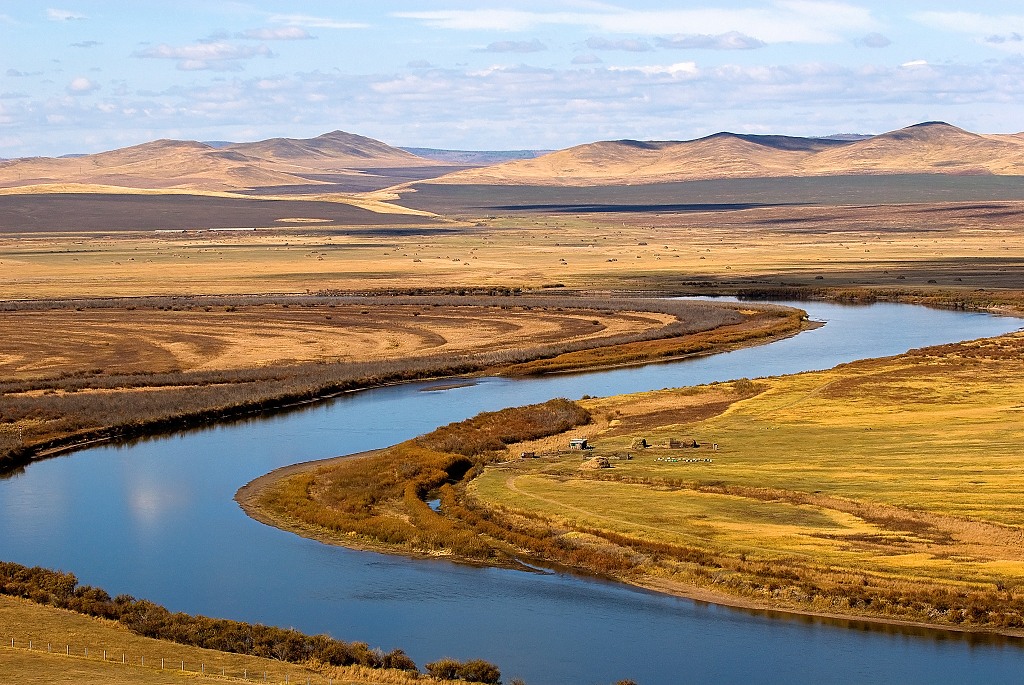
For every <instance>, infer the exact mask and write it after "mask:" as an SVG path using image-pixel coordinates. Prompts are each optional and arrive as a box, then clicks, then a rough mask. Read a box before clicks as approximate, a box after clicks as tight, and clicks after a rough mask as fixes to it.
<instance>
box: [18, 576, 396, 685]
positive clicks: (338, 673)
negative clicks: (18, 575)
mask: <svg viewBox="0 0 1024 685" xmlns="http://www.w3.org/2000/svg"><path fill="white" fill-rule="evenodd" d="M12 639H14V640H15V646H14V647H13V648H12V647H11V640H12ZM29 641H31V643H32V648H31V650H30V649H29ZM48 645H49V648H50V649H49V650H48V649H47V646H48ZM86 649H88V655H86ZM104 650H106V652H107V660H106V661H104V660H103V652H104ZM69 651H70V655H68V652H69ZM122 655H124V659H125V663H123V664H122V661H121V660H122ZM161 659H163V660H164V666H165V668H164V669H163V670H161V669H160V662H161ZM143 662H144V663H143ZM182 662H184V671H183V670H182ZM204 669H205V673H206V674H207V677H206V678H202V679H201V680H200V682H205V681H207V680H212V681H214V682H245V677H246V676H247V677H248V681H249V682H254V681H259V682H262V681H263V674H264V672H266V674H267V682H270V683H283V682H285V680H286V679H287V680H289V681H290V682H293V683H297V682H306V679H309V680H310V682H311V683H315V684H316V685H326V684H327V683H328V681H329V680H331V681H333V682H334V683H353V684H355V683H359V684H362V683H374V684H376V683H387V684H389V685H406V684H407V683H412V682H414V680H415V679H414V677H412V676H410V675H409V674H407V673H402V672H400V671H377V672H374V671H373V670H372V669H366V668H360V667H357V666H350V667H331V668H325V667H317V666H312V667H310V668H304V667H301V666H294V665H288V664H284V663H282V662H280V661H276V660H274V659H261V658H257V657H249V656H243V655H239V654H229V653H227V652H219V651H216V650H210V649H200V648H198V647H190V646H187V645H179V644H174V643H170V642H166V641H162V640H153V639H150V638H145V637H140V636H138V635H134V634H133V633H131V632H129V631H128V630H127V629H125V628H124V627H123V626H121V625H120V624H118V623H117V622H115V621H107V620H103V619H98V618H91V617H88V616H82V615H81V614H76V613H74V612H71V611H66V610H63V609H55V608H53V607H48V606H43V605H39V604H35V603H34V602H30V601H29V600H24V599H18V598H14V597H5V596H0V681H3V682H5V683H73V684H74V685H93V684H95V685H107V684H108V683H109V684H111V685H121V684H122V683H124V684H127V683H132V684H135V683H138V684H139V685H151V684H152V685H174V684H177V683H187V682H196V681H197V679H199V678H200V675H201V672H202V671H203V670H204ZM222 669H223V673H224V677H221V673H222Z"/></svg>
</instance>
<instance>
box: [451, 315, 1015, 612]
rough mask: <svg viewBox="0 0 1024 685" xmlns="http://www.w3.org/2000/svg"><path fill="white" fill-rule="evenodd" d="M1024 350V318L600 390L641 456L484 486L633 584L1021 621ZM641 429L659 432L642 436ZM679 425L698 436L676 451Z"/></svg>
mask: <svg viewBox="0 0 1024 685" xmlns="http://www.w3.org/2000/svg"><path fill="white" fill-rule="evenodd" d="M1022 358H1024V337H1022V336H1021V335H1020V334H1016V335H1009V336H1004V337H1001V338H996V339H991V340H983V341H976V342H968V343H960V344H953V345H945V346H941V347H938V348H930V349H926V350H921V351H914V352H911V353H908V354H906V355H903V356H900V357H895V358H890V359H882V360H866V361H862V362H857V363H854V364H849V365H844V366H840V367H837V368H836V369H833V370H829V371H823V372H814V373H807V374H800V375H797V376H790V377H783V378H777V379H764V380H758V381H756V382H753V383H751V382H749V381H739V382H737V383H734V384H719V385H713V386H708V387H704V388H694V389H682V390H670V391H660V392H653V393H644V394H640V395H634V396H623V397H612V398H604V399H597V400H589V401H587V402H585V403H584V404H585V406H587V407H588V409H590V411H591V413H592V415H594V416H595V417H601V419H602V420H601V421H599V422H598V423H596V424H595V425H594V426H591V427H588V429H589V430H588V433H587V434H588V436H589V437H590V438H591V441H592V442H593V443H594V444H596V446H597V449H596V450H595V451H594V452H593V453H592V454H597V455H602V454H607V455H614V454H618V453H623V452H626V451H632V453H633V455H634V459H632V460H630V461H615V460H614V459H613V461H612V464H613V468H611V469H604V470H599V471H589V472H586V473H583V472H579V471H578V470H577V466H578V463H579V458H578V457H576V458H572V457H566V456H562V457H552V458H548V459H542V460H523V461H522V462H518V463H512V464H508V465H504V466H502V467H500V468H499V467H492V468H489V469H488V470H487V471H486V472H485V473H484V475H483V476H481V477H479V478H477V479H476V480H474V481H473V483H472V484H471V485H470V486H469V490H470V492H471V494H472V495H473V496H475V497H476V498H477V501H478V503H479V504H481V505H483V506H485V507H486V508H487V509H488V510H489V511H493V512H497V513H498V514H500V515H501V516H502V517H504V519H505V520H507V521H512V522H514V521H515V520H516V517H530V518H533V519H535V520H541V521H544V522H546V524H547V525H548V526H550V527H551V528H552V529H554V530H558V531H563V535H565V534H567V533H572V532H575V533H582V534H585V535H588V536H591V537H592V538H593V539H594V540H595V542H594V543H593V544H598V545H600V546H602V547H603V548H604V549H605V550H606V552H607V553H609V554H610V553H612V552H613V551H615V550H618V551H619V553H620V554H629V555H631V559H632V562H631V565H630V567H629V569H628V570H627V571H624V572H623V571H616V572H613V574H614V575H617V576H619V577H622V578H624V579H627V580H629V581H631V582H636V583H640V584H644V585H652V586H658V587H661V588H663V589H665V588H674V591H677V592H683V593H684V594H685V593H687V592H690V593H692V592H694V591H695V590H696V591H697V592H698V593H700V592H711V593H719V594H720V595H722V596H724V597H728V596H732V597H733V598H740V601H746V602H753V603H760V604H761V605H765V606H775V607H787V608H791V609H797V610H802V611H816V612H826V613H839V614H859V615H867V616H873V617H880V618H887V619H902V620H912V621H922V622H927V623H935V624H943V625H955V626H969V627H974V628H983V629H990V630H1009V631H1013V630H1019V629H1021V628H1022V627H1024V594H1021V591H1020V589H1021V588H1022V587H1024V554H1022V552H1021V544H1022V540H1024V517H1022V515H1021V512H1020V508H1019V506H1017V503H1018V499H1019V497H1018V494H1019V491H1020V489H1021V487H1024V480H1022V478H1021V476H1020V473H1021V465H1022V464H1021V455H1020V450H1019V445H1020V444H1021V441H1022V439H1024V433H1022V428H1021V422H1020V420H1019V416H1018V415H1019V414H1020V412H1021V406H1022V405H1021V400H1020V398H1021V397H1022V396H1024V375H1022V371H1021V369H1022V366H1021V360H1022ZM740 386H742V387H743V388H746V390H743V391H742V392H745V393H746V394H745V397H746V398H745V399H744V398H743V397H740V398H737V396H736V394H735V393H736V392H737V391H738V390H740ZM737 399H740V401H737ZM638 436H643V437H645V438H646V439H647V440H648V442H650V443H652V444H653V445H655V447H653V448H650V449H645V450H644V449H640V450H638V449H635V447H633V440H635V439H636V438H637V437H638ZM567 437H568V436H565V435H563V436H559V437H553V438H547V439H546V440H545V441H541V442H535V443H527V444H523V445H516V446H512V447H511V448H510V450H512V451H516V450H520V449H523V450H537V451H541V450H543V449H544V448H548V449H550V448H551V446H552V444H557V443H558V442H559V441H560V442H561V443H562V444H564V443H565V441H566V439H567ZM673 437H675V438H682V439H696V440H697V441H698V442H699V443H701V448H699V449H669V448H667V447H666V443H667V442H668V440H669V439H670V438H673ZM713 443H718V445H719V449H711V445H712V444H713ZM594 536H596V538H594ZM597 538H600V539H601V540H604V542H597ZM726 601H730V600H729V599H726ZM731 601H737V600H736V599H733V600H731Z"/></svg>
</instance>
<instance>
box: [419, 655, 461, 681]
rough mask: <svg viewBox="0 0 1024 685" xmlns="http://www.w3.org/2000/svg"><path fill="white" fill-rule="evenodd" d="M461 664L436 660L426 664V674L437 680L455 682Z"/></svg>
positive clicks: (451, 660) (446, 660) (452, 660)
mask: <svg viewBox="0 0 1024 685" xmlns="http://www.w3.org/2000/svg"><path fill="white" fill-rule="evenodd" d="M461 666H462V664H461V663H460V662H458V661H456V660H455V659H447V658H445V659H438V660H437V661H432V662H430V663H429V664H427V666H426V669H427V674H428V675H431V676H433V677H434V678H437V679H438V680H456V679H457V678H458V677H459V668H460V667H461Z"/></svg>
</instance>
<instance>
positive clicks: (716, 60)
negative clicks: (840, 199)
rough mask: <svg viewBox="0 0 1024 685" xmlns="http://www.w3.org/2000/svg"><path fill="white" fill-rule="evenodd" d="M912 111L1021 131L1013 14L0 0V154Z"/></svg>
mask: <svg viewBox="0 0 1024 685" xmlns="http://www.w3.org/2000/svg"><path fill="white" fill-rule="evenodd" d="M54 3H55V4H54ZM964 8H967V9H964ZM934 120H942V121H948V122H950V123H952V124H955V125H957V126H960V127H962V128H966V129H968V130H971V131H975V132H983V133H1011V132H1018V131H1021V130H1024V2H1022V1H1016V0H1015V1H1006V0H1001V1H995V0H975V1H974V2H972V3H965V2H962V0H956V1H955V2H954V1H947V0H929V1H925V0H907V1H900V0H862V1H860V2H856V1H851V2H843V1H832V0H723V1H721V2H710V1H707V0H701V1H688V0H676V1H674V2H670V1H666V0H642V1H639V2H628V3H627V2H599V1H595V0H519V1H514V0H504V1H498V0H475V1H468V0H421V1H419V2H411V1H406V0H395V1H389V0H373V1H370V0H346V1H344V2H341V1H338V2H328V1H325V0H292V1H290V2H282V1H276V2H275V1H271V0H250V1H238V2H216V1H212V0H207V1H205V2H203V1H198V0H173V1H166V2H165V1H160V0H104V1H100V0H53V3H50V2H36V1H34V0H0V158H12V157H21V156H34V155H47V156H53V155H61V154H69V153H88V152H97V151H101V150H108V149H113V148H117V147H123V146H127V145H133V144H137V143H142V142H146V141H150V140H155V139H158V138H178V139H188V140H204V141H211V140H229V141H253V140H262V139H266V138H271V137H278V136H283V137H291V138H307V137H313V136H316V135H320V134H322V133H325V132H328V131H333V130H339V129H340V130H344V131H348V132H351V133H358V134H360V135H365V136H370V137H372V138H377V139H380V140H383V141H384V142H387V143H389V144H392V145H401V146H414V147H434V148H446V149H461V150H509V149H556V148H565V147H569V146H572V145H577V144H581V143H587V142H593V141H596V140H612V139H615V140H617V139H624V138H632V139H643V140H688V139H692V138H697V137H700V136H704V135H709V134H711V133H716V132H719V131H725V130H728V131H733V132H738V133H773V134H786V135H803V136H816V135H830V134H837V133H881V132H884V131H889V130H894V129H897V128H901V127H903V126H907V125H910V124H914V123H918V122H922V121H934Z"/></svg>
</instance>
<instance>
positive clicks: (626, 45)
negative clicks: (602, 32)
mask: <svg viewBox="0 0 1024 685" xmlns="http://www.w3.org/2000/svg"><path fill="white" fill-rule="evenodd" d="M586 46H587V47H588V48H590V49H591V50H623V51H625V52H650V51H651V50H653V49H654V48H652V47H651V44H650V43H648V42H647V41H646V40H637V39H635V38H622V39H620V40H610V39H608V38H603V37H601V36H594V37H592V38H588V39H587V42H586Z"/></svg>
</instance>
